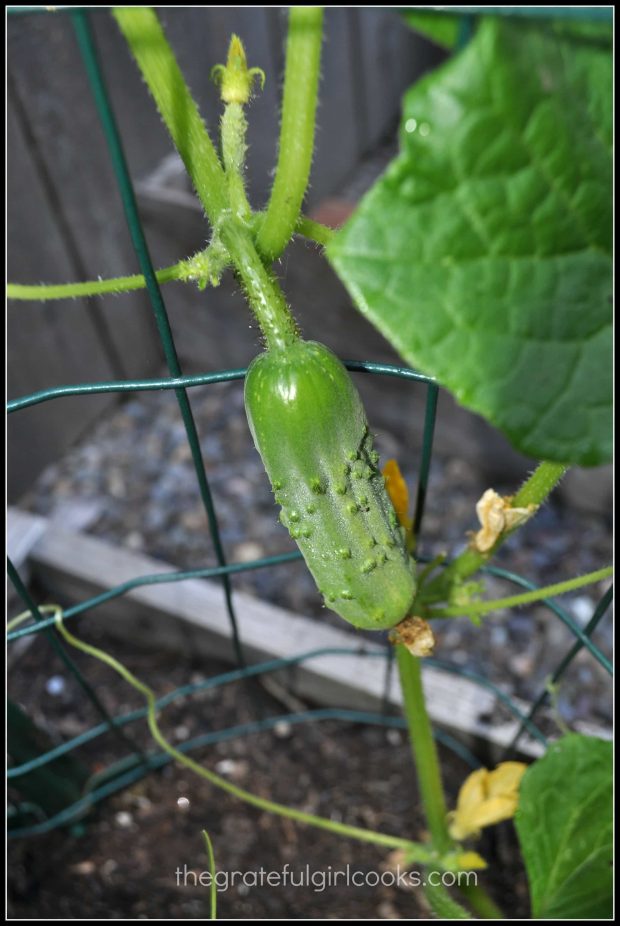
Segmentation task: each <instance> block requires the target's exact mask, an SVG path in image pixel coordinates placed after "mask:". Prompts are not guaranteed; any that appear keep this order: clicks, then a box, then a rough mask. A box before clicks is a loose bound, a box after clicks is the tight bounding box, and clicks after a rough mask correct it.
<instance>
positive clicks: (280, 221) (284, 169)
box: [257, 6, 323, 261]
mask: <svg viewBox="0 0 620 926" xmlns="http://www.w3.org/2000/svg"><path fill="white" fill-rule="evenodd" d="M322 33H323V9H322V7H316V6H315V7H313V6H307V7H303V6H294V7H291V8H290V12H289V29H288V40H287V45H286V70H285V75H284V96H283V101H282V121H281V125H280V146H279V151H278V164H277V168H276V176H275V180H274V183H273V188H272V190H271V197H270V200H269V205H268V206H267V212H266V215H265V219H264V221H263V222H262V224H261V227H260V230H259V233H258V238H257V246H258V250H259V253H260V254H261V256H262V257H263V258H264V259H265V260H268V261H273V260H275V259H276V258H277V257H279V256H280V254H281V253H282V251H283V250H284V248H285V247H286V245H287V244H288V242H289V240H290V238H291V236H292V234H293V232H294V231H295V225H296V223H297V219H298V218H299V212H300V210H301V204H302V202H303V198H304V195H305V192H306V187H307V186H308V178H309V176H310V165H311V163H312V152H313V149H314V124H315V113H316V102H317V93H318V86H319V66H320V59H321V40H322Z"/></svg>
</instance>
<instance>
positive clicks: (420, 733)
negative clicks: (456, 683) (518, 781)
mask: <svg viewBox="0 0 620 926" xmlns="http://www.w3.org/2000/svg"><path fill="white" fill-rule="evenodd" d="M396 659H397V662H398V671H399V674H400V684H401V688H402V691H403V701H404V708H405V716H406V718H407V726H408V728H409V739H410V742H411V751H412V753H413V761H414V765H415V767H416V772H417V776H418V785H419V788H420V797H421V799H422V806H423V807H424V813H425V815H426V820H427V823H428V828H429V830H430V834H431V840H432V843H433V846H434V848H435V849H436V850H437V851H438V852H439V853H441V854H443V853H445V852H447V851H448V849H449V848H450V846H451V845H452V840H451V839H450V835H449V833H448V824H447V814H448V810H447V807H446V801H445V797H444V793H443V785H442V782H441V771H440V768H439V757H438V755H437V747H436V745H435V740H434V738H433V731H432V728H431V723H430V719H429V716H428V712H427V710H426V701H425V698H424V691H423V688H422V671H421V665H420V660H419V659H418V658H417V657H415V656H412V655H411V653H410V652H409V651H408V650H407V649H405V647H404V646H402V645H401V644H400V643H398V644H396Z"/></svg>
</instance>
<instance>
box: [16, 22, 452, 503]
mask: <svg viewBox="0 0 620 926" xmlns="http://www.w3.org/2000/svg"><path fill="white" fill-rule="evenodd" d="M285 14H286V8H260V7H255V8H250V7H243V8H242V7H239V8H234V7H232V8H230V7H227V8H208V7H207V8H205V7H196V8H165V9H162V10H161V11H160V15H161V18H162V20H163V23H164V26H165V29H166V32H167V34H168V36H169V38H170V41H171V43H172V45H173V47H174V49H175V51H176V53H177V55H178V58H179V61H180V65H181V68H182V70H183V72H184V74H185V76H186V78H187V80H188V83H189V85H190V87H191V89H192V91H193V93H194V95H195V97H196V98H197V100H198V103H199V105H200V108H201V111H202V113H203V114H204V116H205V118H206V120H207V124H208V125H209V126H210V127H211V128H212V129H213V128H214V127H216V126H217V121H218V113H219V102H218V95H217V90H216V88H215V87H214V86H213V84H212V83H211V81H210V78H209V73H210V69H211V67H212V65H213V64H214V63H217V62H220V61H223V60H224V58H225V54H226V49H227V44H228V40H229V37H230V34H231V33H232V32H236V33H238V34H239V35H240V36H241V37H242V39H243V41H244V43H245V45H246V48H247V52H248V58H249V61H250V63H251V64H253V65H258V66H260V67H262V68H263V69H264V70H265V72H266V74H267V82H266V85H265V89H264V92H263V93H261V94H259V95H258V96H257V98H256V100H255V101H254V103H253V104H252V108H251V111H250V131H249V143H250V156H249V192H250V196H251V200H252V202H253V203H254V204H256V205H258V206H260V205H262V204H264V203H265V202H266V200H267V197H268V194H269V189H270V185H271V181H272V170H273V165H274V163H275V156H276V147H277V135H278V99H279V94H280V84H281V75H282V68H283V58H284V39H285V27H286V15H285ZM89 15H90V20H91V23H92V27H93V30H94V33H95V37H96V42H97V46H98V49H99V53H100V57H101V61H102V66H103V68H104V72H105V76H106V79H107V82H108V85H109V90H110V94H111V97H112V101H113V106H114V110H115V113H116V117H117V120H118V123H119V126H120V129H121V132H122V137H123V140H124V145H125V152H126V155H127V158H128V161H129V165H130V170H131V172H132V176H133V177H134V180H135V182H136V185H137V188H138V190H139V192H141V194H142V195H141V199H140V202H141V207H142V212H143V216H144V221H145V227H146V230H147V237H148V239H149V244H150V246H151V248H152V251H153V257H154V261H155V263H156V265H157V266H164V265H167V264H172V263H174V262H176V261H177V260H178V259H179V258H181V257H185V256H187V255H188V254H189V253H191V252H192V251H193V250H196V249H197V248H199V247H201V246H203V245H204V241H205V237H206V234H207V229H206V227H205V225H204V222H203V220H202V216H201V214H200V211H199V210H197V209H195V208H192V206H191V205H189V206H188V203H190V204H191V202H192V201H191V198H190V196H189V191H188V190H187V188H186V187H185V186H184V185H183V181H182V180H181V179H180V175H179V174H178V173H175V171H174V169H172V170H166V165H168V166H169V165H170V163H171V162H170V152H171V143H170V141H169V139H168V137H167V134H166V132H165V129H164V127H163V125H162V123H161V121H160V119H159V117H158V115H157V113H156V111H155V108H154V106H153V104H152V101H151V100H150V98H149V96H148V93H147V90H146V87H145V85H144V84H143V83H142V81H141V79H140V77H139V75H138V73H137V69H136V67H135V65H134V63H133V62H132V61H131V59H130V58H129V55H128V52H127V50H126V47H125V45H124V42H123V39H122V37H121V35H120V33H119V31H118V29H117V27H116V24H115V23H114V21H113V20H112V18H111V17H110V15H109V12H108V11H107V10H105V9H93V10H92V12H91V13H90V14H89ZM325 36H326V40H325V45H324V52H323V63H322V80H321V95H320V98H321V102H320V106H319V111H318V146H317V152H316V156H315V160H314V163H313V168H312V177H311V188H310V190H309V194H308V204H307V205H308V208H309V209H310V208H312V207H313V206H316V204H317V203H319V202H320V201H321V200H323V199H324V198H325V197H328V196H331V195H334V194H337V193H338V191H339V190H340V189H341V188H342V185H343V184H344V183H345V182H346V181H347V180H348V179H350V178H351V177H352V176H353V175H354V174H355V172H356V170H357V168H358V166H359V165H360V163H361V162H363V160H364V158H366V157H367V155H368V154H369V153H370V152H372V151H373V150H374V149H375V148H376V146H377V145H378V144H380V143H381V141H382V140H384V139H386V138H388V137H390V136H393V135H394V133H395V129H396V125H397V121H398V114H399V107H400V99H401V95H402V92H403V90H404V89H405V88H406V87H407V86H408V85H409V84H410V83H411V82H412V80H413V79H414V78H415V77H416V76H419V75H420V73H421V72H422V71H423V70H425V69H426V68H428V67H430V66H431V65H432V64H434V63H435V61H436V58H437V51H436V50H434V49H433V47H432V46H430V45H429V44H427V43H425V42H424V41H423V40H422V39H420V38H419V37H417V36H415V35H414V34H413V33H412V32H411V31H410V30H409V29H408V28H407V27H406V26H405V24H404V23H403V21H402V20H401V18H400V16H399V15H398V14H397V13H394V12H386V11H385V10H382V9H379V8H377V9H371V8H358V9H354V8H329V9H327V11H326V27H325ZM7 119H8V271H9V274H8V276H9V279H10V280H11V281H14V282H22V283H26V282H66V281H72V280H84V279H92V278H96V277H97V276H101V277H104V278H105V277H107V276H119V275H123V274H126V273H135V272H136V270H137V262H136V258H135V256H134V253H133V249H132V247H131V244H130V241H129V235H128V232H127V229H126V227H125V220H124V217H123V210H122V206H121V201H120V196H119V194H118V191H117V188H116V182H115V179H114V176H113V172H112V168H111V165H110V160H109V157H108V152H107V149H106V145H105V141H104V137H103V133H102V130H101V127H100V125H99V122H98V118H97V115H96V112H95V108H94V104H93V100H92V97H91V94H90V90H89V87H88V84H87V81H86V76H85V72H84V69H83V66H82V62H81V58H80V54H79V50H78V47H77V43H76V39H75V36H74V33H73V29H72V25H71V22H70V19H69V17H68V16H67V15H65V14H62V13H45V14H33V15H29V16H24V15H22V16H15V17H10V18H9V23H8V117H7ZM284 269H286V268H284ZM327 276H329V274H327ZM303 277H304V273H303V268H302V272H301V274H299V273H298V274H297V275H296V276H295V277H294V279H293V281H292V283H291V282H290V281H287V280H286V279H285V286H287V289H288V291H289V296H290V297H291V300H292V301H293V303H294V301H295V300H294V296H295V290H296V289H299V291H300V292H303V291H304V290H305V289H307V284H308V280H307V279H304V278H303ZM330 285H331V287H332V289H333V287H334V281H333V279H332V280H330ZM291 287H292V288H293V292H291ZM314 292H315V293H316V298H317V301H319V302H320V300H321V293H320V290H319V289H316V288H315V290H314ZM169 294H170V295H169ZM166 298H167V301H168V305H169V309H170V313H171V319H172V324H173V328H174V331H175V336H176V337H177V340H178V343H179V350H180V354H181V359H182V361H184V362H185V364H186V366H187V365H190V366H191V368H192V369H194V368H195V367H197V366H198V367H201V368H202V369H212V368H215V367H222V366H225V365H238V364H240V363H244V362H246V361H247V360H248V359H249V358H250V357H251V356H252V353H255V352H256V333H254V334H253V335H251V337H250V338H249V339H248V337H247V323H243V322H242V319H244V315H243V313H244V309H243V306H242V305H241V304H240V300H239V296H238V293H235V291H234V286H233V285H232V284H231V283H228V284H227V285H224V286H222V287H221V288H220V289H219V290H217V291H211V292H210V293H208V294H205V295H204V296H200V295H199V294H197V292H196V291H195V290H191V289H190V288H181V287H180V286H172V287H169V289H168V290H167V291H166ZM330 298H331V297H330ZM340 302H342V303H346V302H347V300H346V297H345V296H344V294H343V293H342V292H341V293H340ZM203 307H206V309H207V313H208V317H205V315H206V313H205V311H203ZM210 321H212V322H213V324H209V323H210ZM347 327H348V326H347ZM7 329H8V331H7V333H8V390H9V395H10V396H17V395H22V394H24V393H28V392H32V391H34V390H37V389H42V388H45V387H48V386H52V385H56V384H60V383H75V382H81V381H94V380H103V379H114V378H128V377H139V376H143V375H148V374H150V373H154V372H156V371H158V370H161V369H162V361H163V357H162V352H161V349H160V347H159V343H158V340H157V336H156V332H155V326H154V322H153V319H152V316H151V310H150V307H149V305H148V301H147V299H146V297H145V296H144V295H143V294H133V295H127V296H118V297H107V298H105V300H104V299H80V300H73V301H63V302H58V303H48V304H35V303H21V302H20V303H17V302H14V303H11V304H9V306H8V323H7ZM239 332H246V335H245V336H241V338H240V337H239ZM377 338H378V336H377ZM197 343H198V344H199V345H200V348H199V349H197V348H196V344H197ZM345 344H348V346H349V354H351V349H353V352H355V341H353V342H352V341H351V329H350V328H348V330H347V331H346V340H345ZM334 346H335V347H336V349H337V348H338V344H335V345H334ZM114 401H115V398H114V397H113V396H97V397H79V398H71V399H63V400H60V401H54V402H48V403H45V404H44V405H41V406H38V407H35V408H32V409H29V410H27V411H24V412H20V413H18V414H15V415H13V416H11V417H10V420H9V426H8V438H9V453H8V465H9V496H10V498H11V499H12V500H14V499H16V498H17V497H18V496H19V495H20V494H21V493H23V492H24V491H25V490H26V489H27V488H28V486H29V485H30V484H31V482H32V480H33V478H34V477H35V476H36V475H37V474H38V473H39V472H40V471H41V469H42V468H43V467H44V466H45V465H47V464H48V463H49V462H51V461H53V460H54V459H55V458H56V457H57V456H58V455H60V454H61V453H62V452H63V450H65V449H66V448H67V447H68V446H69V445H70V444H71V442H73V441H74V440H76V438H78V437H79V436H80V434H82V433H83V432H84V431H85V430H86V429H87V428H88V427H89V426H90V425H91V424H92V423H93V422H94V421H96V420H97V418H98V417H99V416H100V415H101V414H102V413H103V412H104V410H105V409H106V407H107V406H108V405H109V404H110V403H111V402H114Z"/></svg>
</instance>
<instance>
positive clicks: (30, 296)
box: [6, 261, 183, 302]
mask: <svg viewBox="0 0 620 926" xmlns="http://www.w3.org/2000/svg"><path fill="white" fill-rule="evenodd" d="M182 268H183V261H179V263H178V264H175V265H174V266H173V267H164V268H163V269H162V270H158V271H157V272H156V274H155V276H156V277H157V281H158V282H159V283H169V282H171V281H172V280H179V279H181V278H182V276H183V269H182ZM145 287H146V280H145V279H144V277H143V276H142V274H140V273H136V274H134V275H132V276H128V277H115V278H114V279H111V280H89V281H87V282H84V283H53V284H49V285H48V284H41V285H40V286H31V285H30V284H22V283H9V284H8V285H7V288H6V295H7V299H18V300H25V301H29V302H47V301H48V300H50V299H78V298H79V297H81V296H104V295H105V294H106V293H116V294H118V293H126V292H130V291H131V290H136V289H144V288H145Z"/></svg>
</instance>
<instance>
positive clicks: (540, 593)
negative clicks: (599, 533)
mask: <svg viewBox="0 0 620 926" xmlns="http://www.w3.org/2000/svg"><path fill="white" fill-rule="evenodd" d="M613 571H614V570H613V566H605V567H604V568H603V569H597V570H596V571H595V572H589V573H588V574H587V575H585V576H576V577H575V578H574V579H567V580H566V581H565V582H557V583H556V584H555V585H547V586H546V587H545V588H537V589H534V591H531V592H522V593H521V594H520V595H511V596H510V597H508V598H497V599H495V600H494V601H472V602H471V603H469V604H463V605H454V606H452V607H449V608H440V609H437V610H429V612H428V617H429V618H430V617H462V616H471V617H475V616H481V615H483V614H489V613H490V612H491V611H500V610H502V609H503V608H516V607H518V606H519V605H522V604H531V603H532V602H534V601H542V600H543V599H544V598H552V597H554V596H555V595H565V594H566V593H567V592H572V591H574V590H575V589H577V588H582V587H583V586H584V585H591V584H593V583H594V582H601V581H602V580H603V579H607V578H608V577H609V576H610V575H612V573H613Z"/></svg>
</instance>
